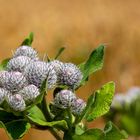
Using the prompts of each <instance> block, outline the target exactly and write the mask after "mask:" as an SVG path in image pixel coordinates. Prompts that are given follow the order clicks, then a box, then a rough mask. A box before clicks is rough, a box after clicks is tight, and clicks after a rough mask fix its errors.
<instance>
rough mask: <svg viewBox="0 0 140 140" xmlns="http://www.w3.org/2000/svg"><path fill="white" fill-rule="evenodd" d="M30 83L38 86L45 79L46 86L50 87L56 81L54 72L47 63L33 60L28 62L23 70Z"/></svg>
mask: <svg viewBox="0 0 140 140" xmlns="http://www.w3.org/2000/svg"><path fill="white" fill-rule="evenodd" d="M24 74H25V76H26V77H27V79H28V81H29V83H30V84H33V85H35V86H37V87H40V86H41V84H42V82H43V81H44V80H45V79H47V83H48V85H47V87H48V88H51V87H52V86H53V85H54V83H56V74H55V71H54V70H53V69H51V67H49V63H45V62H42V61H35V62H32V63H30V64H29V65H28V66H27V67H26V68H25V71H24Z"/></svg>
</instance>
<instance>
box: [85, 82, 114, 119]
mask: <svg viewBox="0 0 140 140" xmlns="http://www.w3.org/2000/svg"><path fill="white" fill-rule="evenodd" d="M114 92H115V84H114V83H113V82H109V83H107V84H105V85H104V86H103V87H102V88H101V89H100V90H97V91H96V92H95V101H94V103H93V105H92V106H91V109H90V110H89V112H88V113H87V114H86V116H85V118H86V120H87V121H92V120H94V119H96V118H98V117H100V116H102V115H104V114H106V113H107V112H108V111H109V109H110V105H111V102H112V99H113V95H114Z"/></svg>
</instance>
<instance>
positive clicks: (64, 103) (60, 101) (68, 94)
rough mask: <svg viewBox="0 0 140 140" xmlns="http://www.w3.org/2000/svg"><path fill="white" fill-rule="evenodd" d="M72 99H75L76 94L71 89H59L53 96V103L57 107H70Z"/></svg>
mask: <svg viewBox="0 0 140 140" xmlns="http://www.w3.org/2000/svg"><path fill="white" fill-rule="evenodd" d="M74 100H76V96H75V94H74V93H73V92H72V91H70V90H61V91H60V92H59V93H57V94H56V96H55V98H54V105H55V106H57V107H59V108H62V109H66V108H70V107H71V105H72V102H74Z"/></svg>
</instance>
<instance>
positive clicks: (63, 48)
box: [55, 47, 65, 59]
mask: <svg viewBox="0 0 140 140" xmlns="http://www.w3.org/2000/svg"><path fill="white" fill-rule="evenodd" d="M64 50H65V47H62V48H60V49H59V51H58V53H57V54H56V56H55V59H57V58H58V57H59V56H60V55H61V53H62V52H63V51H64Z"/></svg>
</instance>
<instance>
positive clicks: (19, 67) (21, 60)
mask: <svg viewBox="0 0 140 140" xmlns="http://www.w3.org/2000/svg"><path fill="white" fill-rule="evenodd" d="M30 62H31V58H30V57H27V56H18V57H15V58H12V59H11V60H10V61H9V62H8V64H7V70H8V71H19V72H23V71H24V68H25V67H26V66H27V65H28V64H29V63H30Z"/></svg>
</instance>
